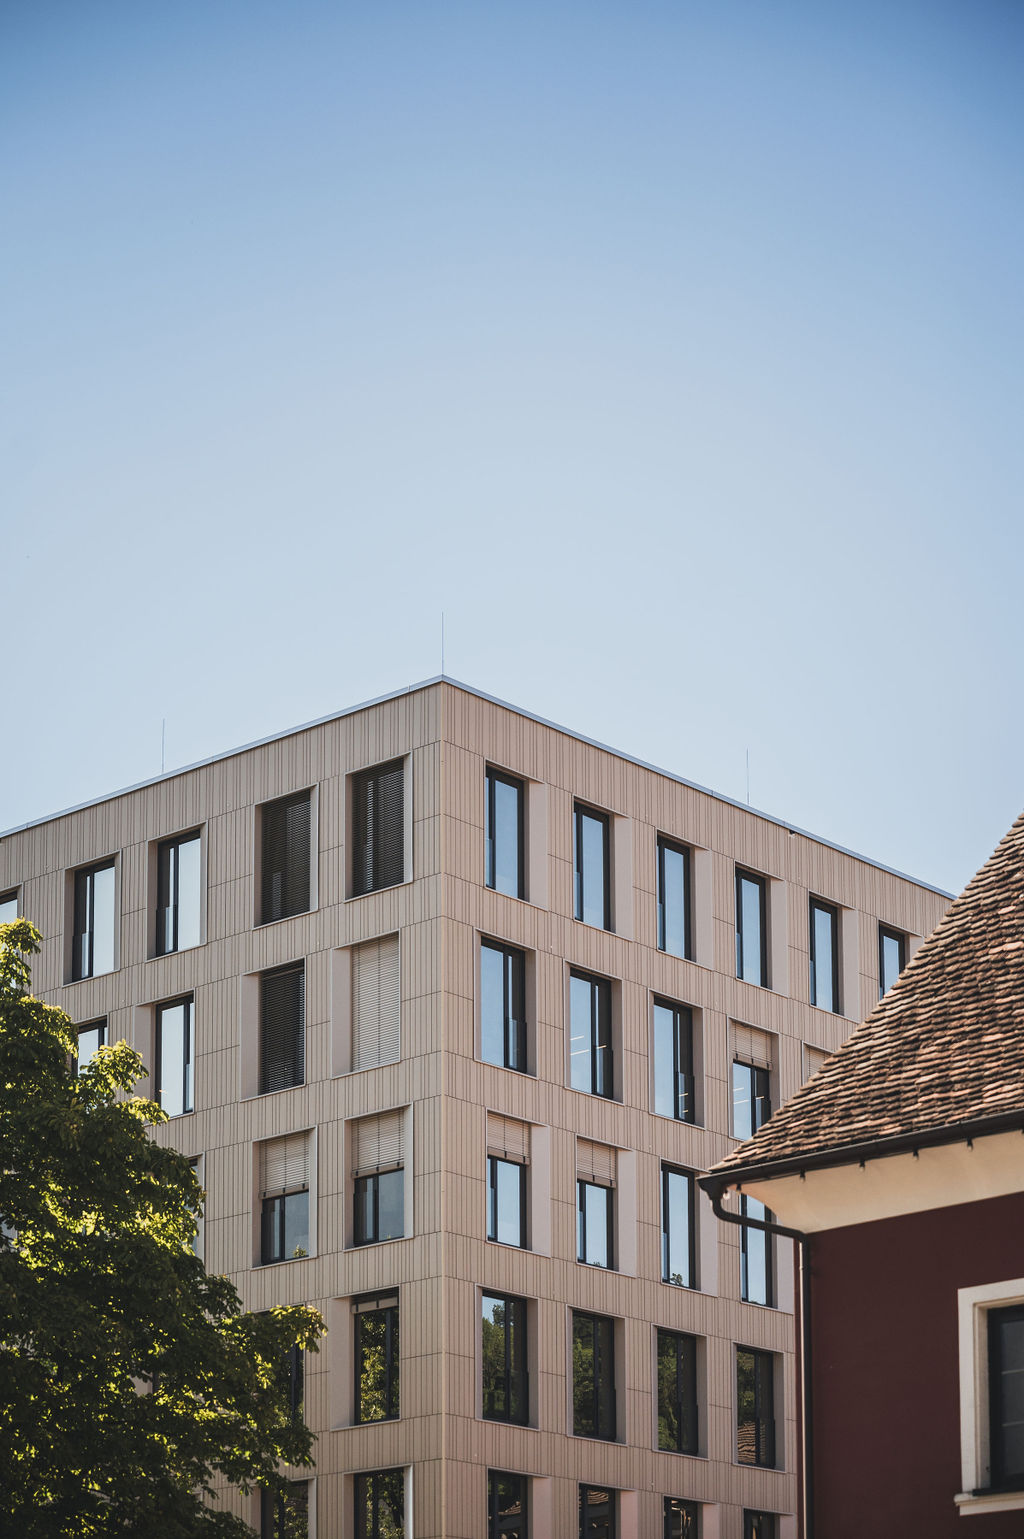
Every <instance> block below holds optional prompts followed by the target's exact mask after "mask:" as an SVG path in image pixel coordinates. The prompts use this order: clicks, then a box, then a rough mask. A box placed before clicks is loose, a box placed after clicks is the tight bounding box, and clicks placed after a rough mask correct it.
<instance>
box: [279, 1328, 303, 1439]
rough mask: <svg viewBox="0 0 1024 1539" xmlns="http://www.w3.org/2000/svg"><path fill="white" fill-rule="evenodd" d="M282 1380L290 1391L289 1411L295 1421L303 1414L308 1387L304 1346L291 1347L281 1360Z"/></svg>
mask: <svg viewBox="0 0 1024 1539" xmlns="http://www.w3.org/2000/svg"><path fill="white" fill-rule="evenodd" d="M281 1380H282V1382H283V1384H284V1385H285V1388H286V1389H287V1391H288V1413H289V1415H290V1416H291V1417H292V1420H293V1421H294V1420H295V1419H296V1418H297V1417H299V1416H301V1415H302V1404H303V1398H304V1395H305V1389H306V1359H305V1355H304V1353H303V1351H302V1348H301V1347H300V1346H298V1344H296V1345H295V1346H293V1347H289V1348H288V1350H287V1352H286V1353H285V1354H284V1357H283V1359H282V1361H281Z"/></svg>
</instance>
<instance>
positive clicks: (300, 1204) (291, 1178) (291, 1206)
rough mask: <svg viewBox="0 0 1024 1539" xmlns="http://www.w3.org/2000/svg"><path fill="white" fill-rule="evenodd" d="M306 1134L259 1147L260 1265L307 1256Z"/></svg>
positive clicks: (289, 1136) (307, 1172)
mask: <svg viewBox="0 0 1024 1539" xmlns="http://www.w3.org/2000/svg"><path fill="white" fill-rule="evenodd" d="M309 1150H310V1139H309V1134H308V1133H289V1134H287V1135H286V1136H285V1137H284V1138H268V1139H266V1140H265V1142H263V1143H261V1144H260V1146H259V1151H260V1159H259V1177H260V1204H261V1224H260V1263H261V1265H263V1266H269V1265H270V1264H271V1262H274V1261H291V1260H293V1259H295V1258H296V1257H299V1256H308V1255H309Z"/></svg>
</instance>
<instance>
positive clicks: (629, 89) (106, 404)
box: [0, 0, 1024, 891]
mask: <svg viewBox="0 0 1024 1539" xmlns="http://www.w3.org/2000/svg"><path fill="white" fill-rule="evenodd" d="M1022 72H1024V8H1022V7H1021V6H1020V5H1019V4H1018V3H1016V0H923V3H918V0H900V3H899V4H898V5H893V4H892V0H880V3H879V0H860V3H859V4H857V5H855V6H854V5H850V4H848V3H845V0H843V3H840V0H772V3H770V4H766V3H765V0H672V3H668V0H665V3H660V0H630V3H629V4H622V3H621V0H620V3H612V0H585V3H584V0H577V3H571V0H544V3H540V0H466V3H446V0H415V3H413V0H373V3H367V0H364V3H356V0H333V3H326V0H291V3H289V4H283V3H279V0H278V3H270V0H175V4H173V5H158V4H142V5H140V4H138V0H90V4H88V5H82V4H81V3H79V0H6V4H5V5H4V6H3V7H2V8H0V312H2V313H0V322H2V333H0V375H2V389H3V400H2V403H0V595H2V598H0V603H2V610H0V613H2V622H0V624H2V635H3V638H4V647H3V657H4V660H5V663H6V674H7V677H6V697H7V705H6V708H5V710H4V713H3V718H4V726H3V728H2V729H0V828H9V827H12V826H15V825H17V824H19V823H21V822H23V821H26V820H28V819H32V818H36V817H41V816H45V815H46V814H49V813H51V812H54V811H57V810H59V809H61V808H63V807H66V806H69V805H72V804H75V803H78V802H81V801H85V800H88V799H90V798H92V797H96V796H100V795H102V794H104V793H106V792H111V791H114V790H116V789H118V788H120V787H122V786H125V785H129V784H132V783H134V782H136V781H139V780H143V779H146V778H148V777H150V776H152V775H155V774H157V773H159V771H160V767H161V740H162V736H163V738H164V741H165V750H164V751H165V762H166V767H167V768H168V769H173V768H176V767H177V766H179V765H184V764H188V763H191V762H194V761H196V760H199V759H202V758H204V757H206V756H208V755H211V754H215V753H218V752H220V751H222V750H225V749H229V748H231V747H234V746H237V745H239V744H242V743H246V742H249V741H252V740H253V739H256V738H259V737H261V736H264V735H267V734H270V733H273V732H278V731H281V730H284V729H286V728H288V727H290V726H295V725H298V724H300V723H302V722H304V721H308V720H310V719H313V718H316V717H318V716H323V715H326V714H328V713H330V712H331V711H335V710H340V709H344V708H345V707H347V706H349V705H352V704H355V703H356V702H358V701H360V700H364V699H368V698H371V697H373V696H375V695H378V694H382V693H386V692H388V691H391V690H394V689H398V688H401V687H403V686H406V685H408V684H410V683H413V682H414V681H416V680H419V679H423V678H426V677H429V676H432V675H434V674H436V673H438V672H439V670H440V666H441V647H440V639H441V616H442V613H443V615H444V617H445V618H444V629H445V656H444V664H445V669H446V671H447V672H448V673H449V674H451V675H453V676H455V677H456V678H459V679H463V680H465V681H466V682H468V683H470V684H472V685H474V686H476V687H478V688H480V689H483V690H485V691H487V692H489V693H491V694H494V695H497V696H499V697H501V698H503V699H506V700H508V701H510V702H512V703H514V704H516V705H519V706H522V707H524V708H526V709H528V710H530V711H532V712H534V713H536V714H538V715H541V716H544V717H547V718H550V719H553V720H555V721H557V722H559V723H562V724H564V725H565V726H568V727H570V728H571V729H573V730H575V731H579V732H582V733H584V734H586V735H589V736H592V737H595V738H597V739H599V740H601V741H603V742H605V743H608V744H610V745H611V746H613V747H616V748H620V749H622V750H624V751H626V752H628V753H631V754H634V755H635V756H637V757H640V758H643V759H645V760H648V761H650V762H653V763H655V764H659V765H663V766H664V767H666V768H668V769H670V770H672V771H674V772H676V773H678V774H681V775H683V776H685V777H687V778H688V779H691V780H693V781H696V782H697V783H699V784H702V785H705V786H708V787H711V788H713V789H715V790H718V791H720V792H722V793H724V794H725V795H727V796H731V797H734V798H737V799H739V800H741V801H745V800H747V798H748V779H747V764H748V758H749V800H750V801H751V803H752V805H754V806H755V807H758V808H762V809H764V810H765V811H768V812H770V813H772V814H773V815H775V816H778V817H780V818H783V819H785V820H787V821H790V822H792V823H794V824H796V825H798V826H800V827H803V828H805V829H808V830H810V831H812V832H814V833H816V834H819V835H820V836H822V837H824V838H827V839H830V840H832V841H834V842H836V843H839V844H841V845H843V846H846V847H848V848H852V849H855V850H857V851H860V852H861V853H863V854H865V855H867V856H869V857H871V858H873V859H876V860H879V861H882V862H883V863H884V864H887V865H890V866H894V867H896V868H897V869H900V870H903V871H907V872H909V873H911V874H912V875H915V876H918V877H920V878H921V879H923V880H925V881H928V882H930V883H933V884H935V885H937V886H939V887H942V888H944V889H947V890H950V891H958V890H959V889H960V888H961V887H962V886H963V884H964V883H965V881H966V880H967V879H968V878H969V877H970V875H971V874H972V873H973V871H974V870H975V869H976V868H977V867H978V866H979V865H980V864H981V863H982V861H983V860H984V859H985V858H986V857H987V855H988V854H989V852H990V850H991V848H992V847H993V846H994V844H995V843H996V841H997V840H998V839H999V838H1000V837H1001V835H1002V834H1003V833H1004V832H1005V830H1006V829H1007V827H1008V826H1009V824H1010V823H1011V822H1012V820H1013V819H1014V818H1015V817H1016V816H1017V814H1018V812H1019V811H1020V810H1021V805H1022V802H1024V795H1022V791H1021V774H1020V769H1019V766H1020V764H1021V762H1022V759H1024V722H1022V718H1024V713H1022V710H1021V697H1022V687H1021V686H1022V657H1024V604H1022V602H1021V578H1022V572H1024V518H1022V510H1021V487H1022V485H1024V476H1022V469H1024V465H1022V461H1024V433H1022V431H1021V422H1022V420H1024V409H1022V408H1024V400H1022V395H1024V390H1022V383H1024V362H1022V360H1024V301H1022V283H1021V273H1022V272H1024V249H1022V247H1024V187H1022V181H1024V94H1022V92H1021V90H1020V81H1021V78H1022ZM164 724H165V725H164Z"/></svg>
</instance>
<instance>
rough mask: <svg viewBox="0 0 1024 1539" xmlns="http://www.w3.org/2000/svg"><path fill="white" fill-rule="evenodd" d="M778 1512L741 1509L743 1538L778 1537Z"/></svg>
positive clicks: (773, 1538)
mask: <svg viewBox="0 0 1024 1539" xmlns="http://www.w3.org/2000/svg"><path fill="white" fill-rule="evenodd" d="M777 1519H778V1514H777V1513H775V1512H764V1511H755V1510H754V1509H752V1508H749V1507H745V1508H744V1509H743V1539H778V1532H779V1525H778V1521H777Z"/></svg>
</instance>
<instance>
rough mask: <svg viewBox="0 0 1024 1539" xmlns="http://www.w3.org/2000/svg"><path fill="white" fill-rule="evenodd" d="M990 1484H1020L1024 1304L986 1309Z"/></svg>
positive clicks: (1023, 1467) (1023, 1480) (1023, 1464)
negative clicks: (1006, 1307) (1007, 1307)
mask: <svg viewBox="0 0 1024 1539" xmlns="http://www.w3.org/2000/svg"><path fill="white" fill-rule="evenodd" d="M988 1390H989V1444H990V1467H991V1485H992V1489H993V1490H999V1489H1004V1490H1005V1489H1013V1490H1020V1489H1021V1487H1022V1486H1024V1305H1021V1304H1016V1305H1014V1306H1013V1307H1012V1308H1010V1309H990V1310H989V1311H988Z"/></svg>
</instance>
